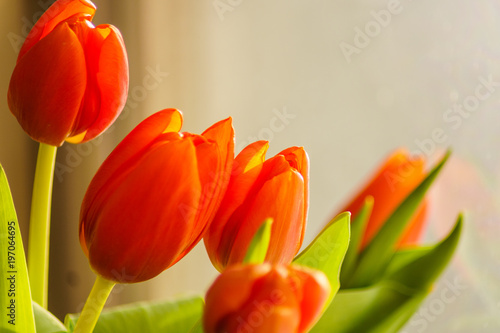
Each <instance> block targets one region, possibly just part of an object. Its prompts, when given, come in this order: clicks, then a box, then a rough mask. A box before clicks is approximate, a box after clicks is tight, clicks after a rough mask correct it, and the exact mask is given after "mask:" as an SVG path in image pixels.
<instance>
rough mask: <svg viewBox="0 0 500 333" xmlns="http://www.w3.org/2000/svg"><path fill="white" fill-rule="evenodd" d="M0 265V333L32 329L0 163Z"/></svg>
mask: <svg viewBox="0 0 500 333" xmlns="http://www.w3.org/2000/svg"><path fill="white" fill-rule="evenodd" d="M0 267H1V268H0V314H1V316H0V332H21V333H32V332H35V320H34V317H33V309H32V307H31V293H30V286H29V280H28V270H27V268H26V257H25V255H24V248H23V241H22V238H21V233H20V231H19V226H18V222H17V215H16V210H15V208H14V203H13V201H12V195H11V193H10V188H9V184H8V182H7V177H6V176H5V171H4V169H3V168H2V166H0Z"/></svg>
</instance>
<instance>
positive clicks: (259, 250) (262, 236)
mask: <svg viewBox="0 0 500 333" xmlns="http://www.w3.org/2000/svg"><path fill="white" fill-rule="evenodd" d="M272 224H273V219H271V218H268V219H266V220H265V221H264V223H262V225H261V226H260V228H259V230H257V232H256V233H255V235H254V236H253V238H252V242H251V243H250V246H249V247H248V250H247V254H246V256H245V259H244V260H243V262H244V263H245V264H261V263H263V262H264V259H265V258H266V254H267V249H268V248H269V242H270V241H271V226H272Z"/></svg>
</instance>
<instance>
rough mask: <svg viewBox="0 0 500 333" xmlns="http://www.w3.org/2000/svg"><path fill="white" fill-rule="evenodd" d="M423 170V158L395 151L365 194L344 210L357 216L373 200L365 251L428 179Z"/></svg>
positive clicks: (376, 173)
mask: <svg viewBox="0 0 500 333" xmlns="http://www.w3.org/2000/svg"><path fill="white" fill-rule="evenodd" d="M424 166H425V160H424V158H423V157H415V158H411V157H410V156H409V153H408V152H407V151H406V150H404V149H399V150H397V151H395V152H394V153H393V154H391V155H390V156H389V157H388V158H387V160H386V161H385V162H384V163H383V164H382V165H381V166H380V167H379V168H378V169H377V171H376V172H375V174H374V175H373V176H372V178H371V179H370V180H369V181H368V183H367V184H366V185H365V187H364V188H363V190H361V191H360V192H358V194H357V196H356V197H355V198H354V199H353V200H352V201H351V202H350V203H349V204H348V205H346V206H345V208H344V209H343V210H342V211H350V212H351V213H352V214H353V215H355V214H356V213H357V212H358V211H359V210H360V209H361V206H362V205H363V203H364V200H365V198H366V197H367V196H369V195H371V196H372V197H373V198H374V205H373V210H372V213H371V216H370V219H369V222H368V224H367V227H366V230H365V234H364V238H363V242H362V248H363V247H364V246H366V244H368V243H369V242H370V240H371V239H372V238H373V236H374V235H375V234H376V233H377V232H378V230H379V229H380V227H381V226H382V224H383V223H384V222H385V221H386V220H387V218H388V217H389V215H390V214H391V213H392V212H393V211H394V209H396V207H397V206H398V205H399V204H400V203H401V201H402V200H404V198H405V197H406V196H407V195H408V194H409V193H410V192H411V191H412V190H413V189H414V188H415V187H416V186H417V185H418V184H419V183H420V182H421V181H422V179H423V178H424V176H425V174H424Z"/></svg>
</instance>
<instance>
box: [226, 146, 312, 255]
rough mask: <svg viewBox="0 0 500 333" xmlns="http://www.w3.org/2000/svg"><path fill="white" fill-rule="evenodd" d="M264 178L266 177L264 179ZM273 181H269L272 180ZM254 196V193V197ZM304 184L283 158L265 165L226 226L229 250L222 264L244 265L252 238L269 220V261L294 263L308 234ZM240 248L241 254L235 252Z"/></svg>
mask: <svg viewBox="0 0 500 333" xmlns="http://www.w3.org/2000/svg"><path fill="white" fill-rule="evenodd" d="M262 174H264V175H265V177H263V178H261V176H262ZM268 177H269V178H268ZM252 192H253V193H252ZM303 210H304V182H303V179H302V176H301V175H300V174H299V173H298V172H296V171H293V170H291V167H290V165H289V164H288V162H287V161H286V160H285V159H284V157H283V156H280V155H278V156H275V157H273V158H271V159H269V160H267V161H266V163H264V167H263V169H262V172H261V175H260V176H259V179H258V180H257V181H256V182H255V186H254V189H253V190H252V191H251V192H250V193H249V195H248V196H247V199H246V202H245V203H244V204H242V206H241V207H240V208H239V209H237V210H236V211H235V212H234V214H233V215H232V216H231V218H230V220H229V221H228V223H227V224H226V226H225V229H224V232H223V235H222V237H221V240H222V241H221V244H223V242H226V244H225V245H222V248H225V249H229V250H230V251H227V254H226V256H228V257H227V258H225V259H226V260H223V261H222V262H223V263H225V264H231V263H237V262H241V261H242V260H243V258H244V256H245V250H246V249H247V248H248V246H249V244H250V241H251V239H252V236H253V235H254V234H255V232H256V231H257V230H258V228H259V227H260V225H261V224H262V221H264V220H265V219H266V218H272V219H273V225H272V229H271V239H272V241H271V243H270V245H269V249H268V252H267V256H266V261H269V262H272V263H290V262H291V261H292V260H293V257H294V256H295V255H296V254H297V252H298V250H299V248H300V246H301V242H300V241H301V239H303V233H304V221H303V220H302V218H303V216H304V213H303ZM235 244H237V246H238V248H241V251H235V250H234V249H232V248H233V246H235Z"/></svg>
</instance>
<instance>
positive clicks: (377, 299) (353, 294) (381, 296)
mask: <svg viewBox="0 0 500 333" xmlns="http://www.w3.org/2000/svg"><path fill="white" fill-rule="evenodd" d="M461 228H462V217H461V216H460V217H459V218H458V220H457V223H456V225H455V228H454V229H453V231H452V232H451V233H450V234H449V235H448V236H447V237H446V238H445V239H444V240H443V241H441V242H440V243H438V244H437V245H435V246H433V247H432V248H425V249H424V250H422V249H415V250H413V251H414V253H409V252H408V251H405V253H403V254H402V255H400V256H398V255H396V256H395V257H394V259H393V260H395V261H397V263H394V264H392V263H391V265H390V268H391V269H390V272H389V274H388V275H387V276H384V278H383V279H382V280H381V281H379V282H378V283H376V284H374V285H372V286H369V287H364V288H356V289H343V290H341V291H340V292H339V293H338V294H337V296H336V297H335V299H334V300H333V302H332V304H331V305H330V307H329V308H328V309H327V310H326V312H325V313H324V314H323V316H322V317H321V319H320V320H319V322H318V323H317V324H316V326H315V327H314V328H313V330H311V332H317V333H319V332H338V333H357V332H376V333H392V332H397V331H398V330H399V329H400V328H401V327H403V325H404V324H405V323H406V322H407V321H408V320H409V319H410V318H411V316H412V315H413V314H414V313H415V311H417V310H418V307H419V305H420V303H421V302H422V300H424V299H425V297H426V295H427V294H428V293H429V291H430V286H431V285H432V283H434V281H435V280H436V279H437V277H438V276H439V274H441V272H442V271H443V269H444V268H445V267H446V266H447V264H448V263H449V261H450V258H451V256H452V255H453V253H454V251H455V249H456V247H457V243H458V240H459V238H460V232H461Z"/></svg>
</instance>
